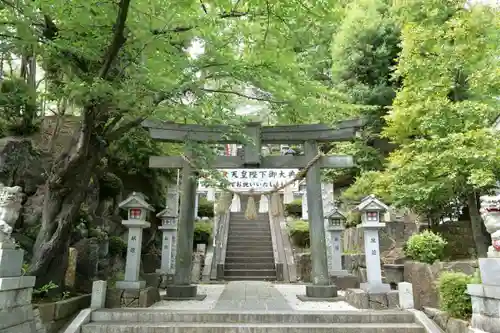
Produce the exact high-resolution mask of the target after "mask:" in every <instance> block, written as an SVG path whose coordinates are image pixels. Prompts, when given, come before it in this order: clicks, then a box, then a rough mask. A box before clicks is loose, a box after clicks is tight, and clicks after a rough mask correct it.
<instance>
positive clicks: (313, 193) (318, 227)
mask: <svg viewBox="0 0 500 333" xmlns="http://www.w3.org/2000/svg"><path fill="white" fill-rule="evenodd" d="M304 152H305V157H306V160H307V161H310V160H312V159H313V158H314V157H315V156H316V155H317V154H318V146H317V143H316V142H315V141H306V142H305V143H304ZM306 186H307V206H308V208H309V215H310V218H309V235H310V236H309V237H310V239H311V261H312V263H311V281H312V285H308V286H306V295H305V298H303V297H302V296H298V297H299V299H300V298H301V297H302V299H303V300H304V299H307V298H316V299H319V298H333V297H337V287H336V286H335V285H332V284H331V283H330V278H329V275H328V262H327V256H326V246H325V226H324V221H323V220H324V214H323V202H322V200H318V199H319V198H321V174H320V166H319V164H318V163H314V164H313V165H312V166H311V167H310V168H309V169H308V170H307V174H306Z"/></svg>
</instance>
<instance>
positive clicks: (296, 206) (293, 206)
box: [285, 199, 302, 217]
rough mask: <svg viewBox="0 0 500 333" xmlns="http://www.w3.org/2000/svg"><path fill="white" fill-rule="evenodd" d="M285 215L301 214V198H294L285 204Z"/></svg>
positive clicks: (298, 215)
mask: <svg viewBox="0 0 500 333" xmlns="http://www.w3.org/2000/svg"><path fill="white" fill-rule="evenodd" d="M285 213H286V216H295V217H301V216H302V199H295V200H293V201H292V202H290V203H288V204H286V205H285Z"/></svg>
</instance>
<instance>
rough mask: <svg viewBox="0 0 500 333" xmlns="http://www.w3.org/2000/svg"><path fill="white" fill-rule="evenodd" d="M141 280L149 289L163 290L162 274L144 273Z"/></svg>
mask: <svg viewBox="0 0 500 333" xmlns="http://www.w3.org/2000/svg"><path fill="white" fill-rule="evenodd" d="M141 278H143V279H144V281H146V286H147V287H155V288H161V283H162V274H161V273H160V272H156V273H144V274H141Z"/></svg>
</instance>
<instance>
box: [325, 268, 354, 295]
mask: <svg viewBox="0 0 500 333" xmlns="http://www.w3.org/2000/svg"><path fill="white" fill-rule="evenodd" d="M344 272H345V274H332V275H331V276H330V282H331V283H332V284H334V285H336V286H337V288H338V289H343V290H345V289H349V288H359V279H358V278H357V277H356V276H354V275H353V274H350V273H348V272H347V271H344ZM335 273H336V272H335Z"/></svg>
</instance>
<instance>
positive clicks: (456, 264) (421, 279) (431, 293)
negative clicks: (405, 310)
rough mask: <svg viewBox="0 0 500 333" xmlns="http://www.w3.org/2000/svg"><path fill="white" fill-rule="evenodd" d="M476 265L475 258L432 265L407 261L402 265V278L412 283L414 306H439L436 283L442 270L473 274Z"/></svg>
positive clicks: (417, 307) (418, 307) (419, 307)
mask: <svg viewBox="0 0 500 333" xmlns="http://www.w3.org/2000/svg"><path fill="white" fill-rule="evenodd" d="M477 267H478V264H477V261H476V260H464V261H451V262H435V263H434V264H432V265H429V264H425V263H421V262H414V261H407V262H405V266H404V280H405V281H406V282H410V283H411V284H413V295H414V296H415V308H416V309H421V308H422V307H424V306H425V307H432V308H438V307H439V294H438V290H437V284H436V282H437V281H438V279H439V277H440V276H441V274H442V273H443V272H450V271H453V272H462V273H465V274H468V275H472V274H474V272H475V271H476V269H477Z"/></svg>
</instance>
